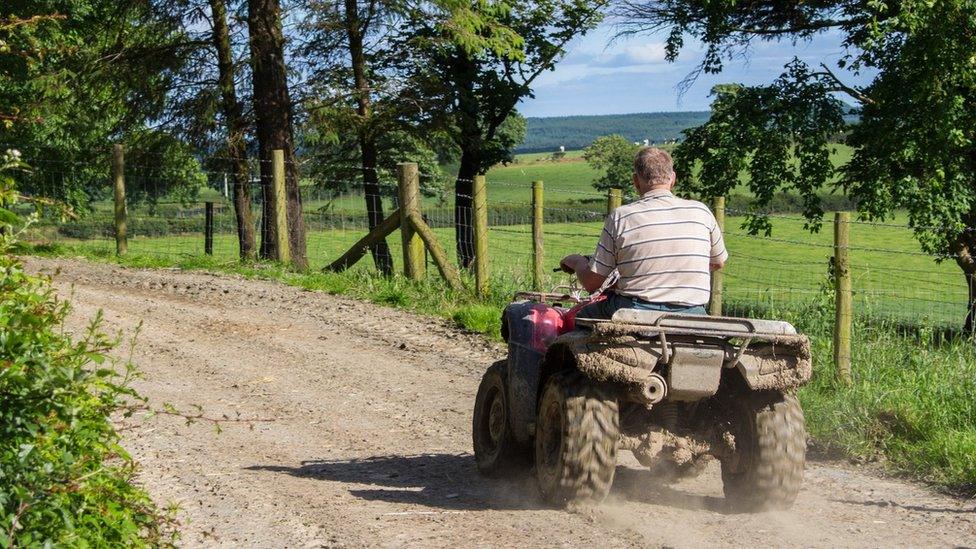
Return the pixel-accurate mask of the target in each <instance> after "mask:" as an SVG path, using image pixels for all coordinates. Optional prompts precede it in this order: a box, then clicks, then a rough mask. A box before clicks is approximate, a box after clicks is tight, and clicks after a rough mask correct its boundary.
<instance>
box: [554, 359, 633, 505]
mask: <svg viewBox="0 0 976 549" xmlns="http://www.w3.org/2000/svg"><path fill="white" fill-rule="evenodd" d="M619 438H620V419H619V411H618V406H617V400H616V398H614V397H613V396H612V395H611V394H610V393H609V392H608V391H606V390H605V389H604V388H603V387H602V386H601V385H600V384H598V383H595V382H593V381H590V380H589V379H587V378H586V377H585V376H583V375H582V374H580V373H578V372H560V373H557V374H554V375H553V376H552V377H550V378H549V379H548V381H547V382H546V385H545V388H544V389H543V392H542V398H541V400H540V403H539V415H538V418H537V421H536V432H535V465H536V475H537V477H538V481H539V490H540V492H541V494H542V497H543V499H545V500H546V501H547V502H549V503H551V504H554V505H558V506H562V507H577V506H585V505H592V504H596V503H599V502H600V501H603V499H604V498H606V496H607V493H609V491H610V486H611V485H612V484H613V476H614V472H615V470H616V466H617V442H618V439H619Z"/></svg>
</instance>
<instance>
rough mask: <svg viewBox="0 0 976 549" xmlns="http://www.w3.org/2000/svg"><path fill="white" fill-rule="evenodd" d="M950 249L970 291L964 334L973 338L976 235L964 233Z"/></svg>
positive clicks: (969, 222)
mask: <svg viewBox="0 0 976 549" xmlns="http://www.w3.org/2000/svg"><path fill="white" fill-rule="evenodd" d="M974 217H976V216H969V218H968V219H967V220H966V221H967V225H971V222H972V220H973V218H974ZM950 249H951V250H952V252H953V253H954V254H955V255H956V264H957V265H959V268H960V269H962V272H963V274H964V275H965V276H966V288H968V289H969V293H968V298H969V299H968V300H967V302H966V309H967V313H966V322H965V324H963V332H964V333H966V334H967V335H970V336H973V335H976V255H974V253H976V234H974V233H972V232H970V231H964V232H963V233H961V234H959V235H957V236H956V239H955V241H953V243H952V246H950Z"/></svg>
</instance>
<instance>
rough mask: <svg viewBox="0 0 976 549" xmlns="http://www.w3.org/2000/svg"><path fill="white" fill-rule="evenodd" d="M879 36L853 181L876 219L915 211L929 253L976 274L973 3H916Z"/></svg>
mask: <svg viewBox="0 0 976 549" xmlns="http://www.w3.org/2000/svg"><path fill="white" fill-rule="evenodd" d="M891 24H893V25H896V28H894V29H892V30H891V31H890V32H888V33H885V34H883V35H882V36H881V37H879V38H878V40H879V43H878V45H877V47H876V48H875V49H874V50H872V57H871V59H870V61H871V64H872V66H875V67H877V68H878V69H879V70H880V71H881V74H880V75H879V77H878V78H877V79H876V80H875V81H874V82H873V83H872V85H871V86H870V87H868V88H867V89H866V90H864V93H865V95H866V96H867V97H869V98H870V101H868V102H866V103H865V104H864V106H863V109H862V113H861V123H860V124H858V125H857V126H855V127H854V128H853V131H852V132H851V136H850V138H849V142H850V143H851V144H852V145H854V147H855V153H854V158H853V159H852V160H851V163H850V164H849V166H848V167H847V169H846V170H845V173H844V181H843V184H844V187H845V189H846V190H847V191H848V192H850V194H851V196H852V197H853V198H854V199H855V200H857V201H858V203H859V205H860V208H861V210H862V211H863V212H865V214H867V216H868V217H870V218H885V217H887V216H889V215H890V214H891V212H892V211H893V210H894V209H896V208H906V209H908V212H909V221H910V223H911V225H912V226H913V227H914V228H915V230H916V234H917V236H918V237H919V240H920V242H921V244H922V246H923V248H924V249H926V250H927V251H929V252H932V253H936V254H943V255H946V256H949V255H957V256H959V257H958V261H959V262H960V264H961V265H962V267H963V268H964V270H965V271H966V273H968V274H970V275H972V273H973V272H974V271H976V262H974V260H973V254H974V253H976V239H974V236H976V235H974V233H973V231H972V230H971V229H966V227H973V226H976V65H974V63H973V59H974V58H973V53H974V52H976V19H974V18H973V5H972V4H971V3H969V2H957V1H939V2H934V3H933V4H932V5H931V8H921V7H917V8H916V10H913V11H912V12H910V13H906V14H905V15H904V16H903V17H901V18H899V19H898V20H897V22H895V21H892V22H891Z"/></svg>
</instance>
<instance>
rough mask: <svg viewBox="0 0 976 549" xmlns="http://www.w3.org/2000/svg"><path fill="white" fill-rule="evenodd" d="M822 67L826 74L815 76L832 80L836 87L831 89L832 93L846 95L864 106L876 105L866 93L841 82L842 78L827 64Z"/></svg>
mask: <svg viewBox="0 0 976 549" xmlns="http://www.w3.org/2000/svg"><path fill="white" fill-rule="evenodd" d="M820 66H821V67H822V68H823V70H824V72H815V73H813V76H826V77H827V78H828V79H830V81H831V82H833V83H834V87H833V88H831V90H830V91H838V92H843V93H846V94H847V95H849V96H851V98H853V99H855V100H856V101H858V102H860V103H861V104H862V105H873V104H874V99H871V98H870V97H868V96H867V95H864V92H862V91H861V90H859V89H857V88H854V87H851V86H848V85H847V84H845V83H843V82H841V80H840V78H838V77H837V75H836V74H834V71H832V70H830V68H829V67H828V66H827V65H826V64H824V63H821V64H820Z"/></svg>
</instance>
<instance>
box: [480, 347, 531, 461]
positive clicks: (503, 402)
mask: <svg viewBox="0 0 976 549" xmlns="http://www.w3.org/2000/svg"><path fill="white" fill-rule="evenodd" d="M507 377H508V376H507V361H505V360H499V361H498V362H495V363H494V364H492V365H491V366H489V367H488V370H487V371H486V372H485V374H484V376H482V378H481V385H479V386H478V395H477V396H476V397H475V401H474V418H473V419H472V425H471V437H472V442H473V446H474V460H475V463H476V464H477V466H478V472H480V473H481V474H482V475H484V476H487V477H499V476H503V475H505V474H507V473H510V472H511V471H512V470H513V469H516V468H518V466H519V465H521V464H523V463H525V462H528V461H529V460H528V459H527V456H526V449H525V448H524V447H523V446H522V445H520V444H518V443H517V442H516V440H515V437H514V436H513V435H512V423H511V420H510V418H509V410H510V408H509V406H508V382H507Z"/></svg>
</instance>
